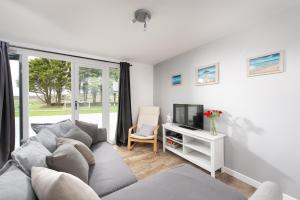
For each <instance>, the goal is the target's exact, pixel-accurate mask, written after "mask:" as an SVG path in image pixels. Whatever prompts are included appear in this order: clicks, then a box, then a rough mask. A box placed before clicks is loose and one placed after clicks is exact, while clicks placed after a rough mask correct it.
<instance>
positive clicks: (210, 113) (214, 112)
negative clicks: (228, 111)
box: [204, 110, 223, 136]
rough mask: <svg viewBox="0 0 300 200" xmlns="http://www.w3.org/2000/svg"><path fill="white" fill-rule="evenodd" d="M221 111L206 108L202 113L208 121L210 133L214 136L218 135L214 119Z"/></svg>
mask: <svg viewBox="0 0 300 200" xmlns="http://www.w3.org/2000/svg"><path fill="white" fill-rule="evenodd" d="M222 113H223V112H222V111H219V110H208V111H206V112H205V113H204V116H205V117H206V118H207V119H208V120H209V122H210V133H211V134H212V135H214V136H216V135H218V132H217V128H216V120H217V119H218V118H219V117H220V116H221V115H222Z"/></svg>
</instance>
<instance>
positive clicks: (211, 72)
mask: <svg viewBox="0 0 300 200" xmlns="http://www.w3.org/2000/svg"><path fill="white" fill-rule="evenodd" d="M217 83H219V63H215V64H211V65H206V66H203V67H198V68H196V85H211V84H217Z"/></svg>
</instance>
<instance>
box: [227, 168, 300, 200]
mask: <svg viewBox="0 0 300 200" xmlns="http://www.w3.org/2000/svg"><path fill="white" fill-rule="evenodd" d="M222 172H225V173H226V174H229V175H231V176H233V177H235V178H237V179H239V180H241V181H243V182H245V183H247V184H249V185H251V186H253V187H255V188H258V187H259V186H260V185H261V183H260V182H259V181H257V180H254V179H253V178H250V177H248V176H246V175H244V174H241V173H239V172H237V171H234V170H232V169H229V168H228V167H223V168H222ZM282 196H283V200H298V199H296V198H294V197H291V196H289V195H287V194H285V193H283V194H282Z"/></svg>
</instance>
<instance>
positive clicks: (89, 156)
mask: <svg viewBox="0 0 300 200" xmlns="http://www.w3.org/2000/svg"><path fill="white" fill-rule="evenodd" d="M64 144H71V145H73V146H74V147H75V148H76V149H77V150H78V151H79V152H80V153H81V155H83V157H84V158H85V159H86V161H87V162H88V164H89V165H94V164H95V156H94V154H93V152H92V151H91V150H90V149H89V148H88V147H87V146H86V145H85V144H83V143H82V142H80V141H78V140H73V139H70V138H57V146H61V145H64Z"/></svg>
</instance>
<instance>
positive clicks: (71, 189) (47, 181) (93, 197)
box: [31, 167, 100, 200]
mask: <svg viewBox="0 0 300 200" xmlns="http://www.w3.org/2000/svg"><path fill="white" fill-rule="evenodd" d="M31 183H32V187H33V189H34V191H35V194H36V195H37V197H38V199H39V200H58V199H59V200H86V199H88V200H100V198H99V196H98V195H97V194H96V192H95V191H94V190H93V189H92V188H91V187H90V186H88V185H87V184H86V183H84V182H83V181H81V180H80V179H79V178H77V177H75V176H73V175H71V174H68V173H64V172H57V171H54V170H51V169H48V168H43V167H33V168H32V169H31Z"/></svg>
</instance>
